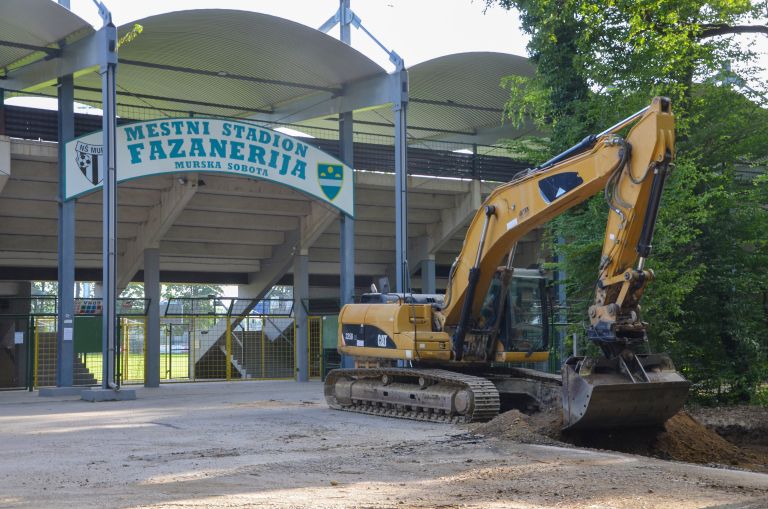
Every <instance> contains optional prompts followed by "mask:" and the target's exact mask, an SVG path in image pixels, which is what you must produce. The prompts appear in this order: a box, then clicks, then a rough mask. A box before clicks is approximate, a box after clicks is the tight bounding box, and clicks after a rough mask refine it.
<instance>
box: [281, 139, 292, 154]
mask: <svg viewBox="0 0 768 509" xmlns="http://www.w3.org/2000/svg"><path fill="white" fill-rule="evenodd" d="M283 150H285V151H286V152H290V151H291V150H293V140H292V139H290V138H284V139H283Z"/></svg>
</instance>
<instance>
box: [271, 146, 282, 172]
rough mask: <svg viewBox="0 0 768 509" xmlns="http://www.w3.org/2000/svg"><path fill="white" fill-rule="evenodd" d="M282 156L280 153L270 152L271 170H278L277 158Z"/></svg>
mask: <svg viewBox="0 0 768 509" xmlns="http://www.w3.org/2000/svg"><path fill="white" fill-rule="evenodd" d="M279 155H280V152H275V151H274V150H270V151H269V166H270V167H271V168H274V169H277V157H278V156H279Z"/></svg>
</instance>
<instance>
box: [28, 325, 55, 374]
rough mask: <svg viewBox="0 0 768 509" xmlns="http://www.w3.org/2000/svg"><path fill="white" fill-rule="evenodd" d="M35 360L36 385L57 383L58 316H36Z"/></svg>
mask: <svg viewBox="0 0 768 509" xmlns="http://www.w3.org/2000/svg"><path fill="white" fill-rule="evenodd" d="M33 323H34V338H35V361H34V366H35V367H34V385H35V387H44V386H50V385H56V355H57V353H58V348H57V345H56V331H57V327H56V318H55V317H35V319H34V322H33Z"/></svg>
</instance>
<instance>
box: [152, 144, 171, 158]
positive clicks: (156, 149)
mask: <svg viewBox="0 0 768 509" xmlns="http://www.w3.org/2000/svg"><path fill="white" fill-rule="evenodd" d="M149 158H150V159H151V160H153V161H154V160H155V159H168V156H167V155H165V150H163V144H162V143H161V142H160V141H159V140H154V141H150V142H149Z"/></svg>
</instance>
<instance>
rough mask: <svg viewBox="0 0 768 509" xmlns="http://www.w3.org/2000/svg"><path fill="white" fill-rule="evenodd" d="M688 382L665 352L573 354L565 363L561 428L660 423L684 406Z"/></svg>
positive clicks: (624, 426) (653, 424)
mask: <svg viewBox="0 0 768 509" xmlns="http://www.w3.org/2000/svg"><path fill="white" fill-rule="evenodd" d="M689 386H690V382H688V380H686V379H685V378H683V377H682V375H680V373H678V372H677V371H676V370H675V366H674V364H673V363H672V360H671V359H670V358H669V356H668V355H667V354H647V355H639V354H638V355H635V354H631V355H629V356H627V357H626V358H625V357H617V358H616V359H606V358H592V357H571V358H570V359H568V360H567V361H566V363H565V364H564V365H563V430H587V429H603V428H631V427H640V426H655V425H661V424H663V423H664V422H665V421H666V420H667V419H669V418H670V417H672V416H673V415H675V414H676V413H677V412H678V411H680V409H681V408H682V407H683V404H684V403H685V400H686V397H687V396H688V388H689Z"/></svg>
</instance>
